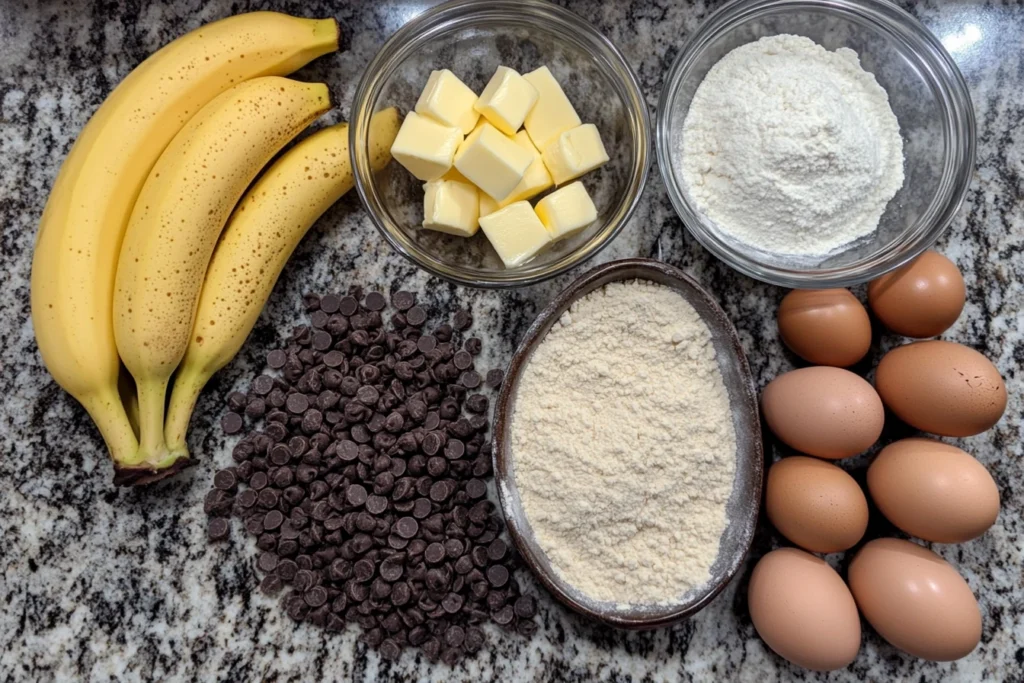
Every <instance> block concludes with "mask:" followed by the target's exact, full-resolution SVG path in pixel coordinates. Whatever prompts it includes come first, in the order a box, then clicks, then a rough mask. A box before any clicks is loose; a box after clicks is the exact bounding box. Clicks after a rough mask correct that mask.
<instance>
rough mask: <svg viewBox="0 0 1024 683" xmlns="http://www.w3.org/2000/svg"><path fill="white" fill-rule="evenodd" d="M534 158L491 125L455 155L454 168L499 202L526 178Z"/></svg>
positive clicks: (479, 130)
mask: <svg viewBox="0 0 1024 683" xmlns="http://www.w3.org/2000/svg"><path fill="white" fill-rule="evenodd" d="M532 162H533V157H532V156H530V153H529V152H527V151H526V150H525V149H523V148H522V147H520V146H519V145H517V144H516V143H515V141H514V140H512V139H511V138H509V137H507V136H505V135H504V134H503V133H502V132H501V131H499V130H498V129H497V128H495V127H494V126H492V125H491V124H490V123H484V124H483V125H481V126H478V127H477V128H476V129H475V130H474V131H473V132H472V133H470V134H469V137H467V138H466V140H465V141H464V142H463V143H462V145H461V146H459V150H458V151H457V152H456V153H455V168H457V169H458V170H459V172H460V173H461V174H462V175H464V176H466V177H467V178H469V180H470V182H472V183H473V184H474V185H476V186H477V187H479V188H480V189H481V190H483V191H484V192H486V193H487V194H489V195H491V197H493V198H494V199H496V200H498V201H499V202H500V201H501V200H502V199H504V198H505V197H507V196H508V195H509V194H511V193H512V191H513V190H514V189H516V186H517V185H519V181H520V180H522V179H523V175H524V174H525V173H526V169H527V168H529V167H530V164H531V163H532Z"/></svg>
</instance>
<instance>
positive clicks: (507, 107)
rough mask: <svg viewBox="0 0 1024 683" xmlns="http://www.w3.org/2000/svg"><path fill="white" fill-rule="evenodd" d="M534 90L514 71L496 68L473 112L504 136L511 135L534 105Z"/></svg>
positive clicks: (535, 98)
mask: <svg viewBox="0 0 1024 683" xmlns="http://www.w3.org/2000/svg"><path fill="white" fill-rule="evenodd" d="M537 97H538V93H537V89H536V88H535V87H533V86H532V85H530V83H529V81H527V80H526V79H525V78H523V77H522V76H521V75H520V74H519V72H517V71H516V70H515V69H510V68H508V67H507V66H499V67H498V70H497V71H495V72H494V75H493V76H491V80H490V81H489V82H488V83H487V85H486V87H484V91H483V92H482V93H480V98H479V99H478V100H477V101H476V105H475V107H476V110H477V111H478V112H480V113H481V114H483V115H484V117H485V118H486V119H487V120H488V121H490V122H491V124H492V125H494V127H495V128H497V129H498V130H500V131H501V132H502V133H504V134H505V135H515V134H516V132H517V131H518V130H519V129H520V127H522V125H523V121H524V120H525V119H526V115H527V114H528V113H529V112H530V110H531V109H532V108H533V105H534V104H535V103H536V102H537Z"/></svg>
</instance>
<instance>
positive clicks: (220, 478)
mask: <svg viewBox="0 0 1024 683" xmlns="http://www.w3.org/2000/svg"><path fill="white" fill-rule="evenodd" d="M237 483H238V477H237V476H236V475H235V473H234V472H233V471H232V470H220V471H219V472H217V473H216V474H214V475H213V487H214V488H215V489H220V490H221V491H234V490H235V485H236V484H237Z"/></svg>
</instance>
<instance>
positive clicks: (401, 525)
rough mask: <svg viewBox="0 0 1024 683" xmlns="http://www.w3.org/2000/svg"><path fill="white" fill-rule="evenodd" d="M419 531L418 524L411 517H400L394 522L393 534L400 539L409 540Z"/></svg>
mask: <svg viewBox="0 0 1024 683" xmlns="http://www.w3.org/2000/svg"><path fill="white" fill-rule="evenodd" d="M419 530H420V525H419V522H417V521H416V520H415V519H414V518H412V517H402V518H400V519H399V520H398V521H397V522H395V533H396V534H398V535H399V536H401V537H402V538H405V539H411V538H412V537H414V536H415V535H416V532H418V531H419Z"/></svg>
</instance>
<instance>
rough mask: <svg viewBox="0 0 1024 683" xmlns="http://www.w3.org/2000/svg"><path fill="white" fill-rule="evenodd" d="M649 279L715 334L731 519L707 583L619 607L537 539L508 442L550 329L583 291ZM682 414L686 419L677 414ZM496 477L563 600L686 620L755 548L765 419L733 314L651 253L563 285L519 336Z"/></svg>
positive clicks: (524, 550) (614, 617) (579, 607)
mask: <svg viewBox="0 0 1024 683" xmlns="http://www.w3.org/2000/svg"><path fill="white" fill-rule="evenodd" d="M636 279H640V280H649V281H651V282H656V283H658V284H660V285H664V286H665V287H670V288H671V289H673V290H675V291H676V292H678V293H679V294H680V295H681V296H682V297H683V298H684V299H685V300H686V301H687V303H689V304H690V305H691V306H693V307H694V309H696V311H697V313H698V314H699V315H700V317H701V319H702V320H703V321H704V323H705V324H707V326H708V330H709V331H710V332H711V342H712V344H713V345H714V347H715V356H716V358H717V360H718V367H719V370H720V371H721V373H722V379H723V381H724V383H725V389H726V392H727V393H728V395H729V404H730V407H731V410H732V422H733V427H734V429H735V430H736V475H735V478H734V480H733V490H732V493H731V495H730V496H729V501H728V502H727V507H726V510H727V516H728V520H729V522H728V525H727V526H726V529H725V531H724V532H723V534H722V539H721V541H720V543H719V548H718V555H717V557H716V559H715V562H714V564H712V565H711V575H710V577H709V579H708V581H707V582H706V583H704V584H703V585H700V586H696V587H694V588H693V589H692V590H690V591H688V592H687V593H685V594H683V595H680V596H679V598H678V599H677V600H676V601H674V602H670V603H665V604H659V605H625V606H623V605H616V604H612V603H608V602H600V601H597V600H594V599H593V598H591V597H589V596H587V595H585V594H583V593H581V592H580V591H579V590H577V589H576V588H575V587H573V586H572V585H570V584H569V583H567V582H566V581H565V580H564V579H563V578H562V577H561V576H560V575H559V574H558V572H557V571H555V569H554V567H552V565H551V562H550V560H549V559H548V557H547V555H546V553H545V552H544V550H543V549H542V548H541V546H540V544H539V543H538V542H537V539H536V536H535V535H534V532H533V529H532V527H531V526H530V520H529V518H528V517H527V516H526V512H525V510H524V508H523V503H522V498H521V496H520V493H519V487H518V485H517V484H516V476H515V453H514V452H513V450H512V445H511V436H510V434H511V429H512V421H513V419H514V416H515V410H516V396H517V394H518V391H519V383H520V380H521V378H522V375H523V371H524V370H525V369H526V366H527V365H529V363H530V359H531V358H532V357H533V354H534V352H535V351H536V349H537V347H538V346H539V345H540V344H541V343H542V342H543V341H544V338H545V337H546V336H547V333H548V331H549V330H550V329H551V327H552V326H553V325H554V324H555V322H556V321H557V320H558V319H559V318H561V317H562V314H563V313H565V311H567V310H569V308H570V307H571V306H572V305H573V303H574V302H576V301H577V300H579V299H580V298H581V297H583V296H585V295H587V294H589V293H590V292H593V291H594V290H596V289H600V288H601V287H603V286H604V285H606V284H608V283H609V282H620V281H623V280H636ZM680 419H685V417H683V416H680ZM491 440H492V446H493V448H492V456H491V457H492V459H493V461H494V480H495V482H496V483H497V485H498V498H499V499H500V501H501V508H502V512H503V513H504V516H505V522H506V524H507V525H508V532H509V535H510V536H511V537H512V541H513V542H514V543H515V545H516V548H517V549H518V550H519V555H520V557H522V558H523V561H524V562H525V564H526V566H527V567H529V568H530V570H531V571H532V572H533V574H534V576H536V577H537V579H538V580H540V582H541V583H542V584H543V585H544V587H545V588H547V589H548V591H550V592H551V594H552V595H554V596H555V597H556V598H557V599H558V600H559V601H561V602H562V603H563V604H564V605H566V606H567V607H569V608H570V609H572V610H574V611H576V612H578V613H579V614H582V615H584V616H586V617H589V618H591V619H594V620H596V621H599V622H601V623H604V624H607V625H609V626H614V627H616V628H623V629H652V628H660V627H662V626H668V625H671V624H675V623H678V622H680V621H683V620H684V619H687V618H689V617H691V616H693V615H694V614H696V613H697V612H699V611H700V610H702V609H703V608H704V607H706V606H707V605H708V604H710V603H711V601H712V600H714V599H715V597H716V596H717V595H718V594H719V593H721V592H722V590H723V589H724V588H725V587H726V586H727V585H728V584H729V582H730V581H731V580H732V579H733V577H734V576H735V575H736V573H737V572H738V571H739V568H740V566H741V565H742V564H743V561H744V559H745V558H746V556H747V552H748V550H749V549H750V543H751V541H752V540H753V538H754V531H755V530H756V529H757V516H758V510H759V507H760V504H761V484H762V480H763V478H764V473H763V468H764V451H763V445H762V441H761V422H760V418H759V413H758V407H757V391H756V390H755V388H754V379H753V377H752V376H751V374H750V367H749V365H748V364H747V359H746V356H745V355H744V353H743V345H742V344H741V343H740V340H739V336H738V335H737V334H736V328H734V327H733V325H732V322H730V320H729V317H728V316H727V315H726V314H725V312H724V311H723V310H722V309H721V307H720V306H719V305H718V304H717V303H716V302H715V299H714V298H713V297H712V296H711V295H710V294H708V293H707V291H705V290H704V289H703V288H702V287H701V286H700V285H699V284H698V283H697V281H696V280H694V279H693V278H691V277H690V276H688V275H686V274H685V273H683V272H682V271H680V270H678V269H677V268H673V267H672V266H670V265H668V264H666V263H661V262H658V261H654V260H652V259H643V258H633V259H623V260H620V261H612V262H611V263H605V264H602V265H599V266H596V267H595V268H592V269H590V270H588V271H587V272H585V273H583V274H582V275H581V276H580V277H579V278H577V279H576V280H575V281H574V282H572V283H571V284H570V285H569V286H568V287H566V288H565V290H564V291H562V293H561V294H559V295H558V296H557V297H555V299H554V300H553V301H552V302H551V303H550V304H548V306H547V307H546V308H545V309H544V310H543V311H542V312H541V313H540V315H538V316H537V319H536V320H534V322H533V324H532V325H531V326H530V329H529V330H527V332H526V336H525V337H524V338H523V341H522V342H520V344H519V347H518V348H517V349H516V352H515V354H514V355H513V356H512V361H511V362H510V363H509V368H508V373H507V374H506V375H505V381H504V382H503V383H502V385H501V392H500V393H499V394H498V400H497V403H496V404H495V408H494V431H493V432H492V435H491Z"/></svg>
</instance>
